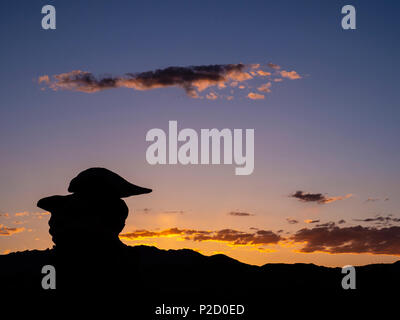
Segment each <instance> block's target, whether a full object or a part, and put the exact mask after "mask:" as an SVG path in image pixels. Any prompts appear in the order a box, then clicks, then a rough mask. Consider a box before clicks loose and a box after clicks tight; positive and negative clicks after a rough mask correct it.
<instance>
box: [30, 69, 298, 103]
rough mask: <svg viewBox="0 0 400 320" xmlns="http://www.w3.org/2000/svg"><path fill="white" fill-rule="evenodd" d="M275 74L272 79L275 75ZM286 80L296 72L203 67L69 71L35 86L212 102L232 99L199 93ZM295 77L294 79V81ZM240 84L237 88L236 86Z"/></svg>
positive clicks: (267, 86)
mask: <svg viewBox="0 0 400 320" xmlns="http://www.w3.org/2000/svg"><path fill="white" fill-rule="evenodd" d="M268 66H269V67H270V68H272V69H275V70H278V68H279V67H278V66H277V65H274V64H269V65H268ZM275 74H276V75H275ZM278 75H279V76H281V77H286V78H288V79H294V78H296V79H298V78H300V76H299V75H298V74H297V72H296V71H291V72H287V71H279V72H277V71H276V72H275V73H274V74H272V73H271V72H268V71H265V70H263V69H262V67H261V66H260V64H249V65H245V64H242V63H239V64H217V65H204V66H188V67H168V68H165V69H157V70H154V71H147V72H139V73H126V74H125V75H123V76H101V77H97V76H95V75H94V74H92V73H91V72H88V71H82V70H73V71H70V72H66V73H60V74H56V75H53V76H49V75H42V76H39V77H38V82H39V83H40V84H43V85H45V86H47V87H49V88H51V89H52V90H55V91H57V90H71V91H79V92H85V93H94V92H98V91H102V90H106V89H114V88H130V89H134V90H140V91H142V90H152V89H157V88H166V87H179V88H182V89H183V90H185V92H186V93H187V95H188V96H190V97H192V98H203V97H204V98H206V99H209V100H216V99H218V98H224V99H228V100H232V98H233V96H232V95H231V94H230V95H227V94H217V93H215V92H209V93H206V94H205V95H204V96H202V95H201V93H202V92H203V91H204V90H206V89H209V88H212V87H213V88H214V89H218V90H223V89H227V88H229V89H230V90H233V88H236V87H237V88H240V89H248V88H249V86H248V84H247V82H248V81H257V79H259V81H261V80H264V81H265V79H266V77H269V78H271V80H272V81H273V77H275V76H278ZM297 76H298V77H297ZM239 84H240V85H239ZM256 86H258V87H259V90H260V91H263V92H270V91H271V90H270V87H271V82H269V83H268V84H264V85H262V86H260V85H259V84H256ZM263 97H264V96H263V95H260V94H257V93H254V92H253V93H249V94H248V98H250V99H253V100H254V99H263Z"/></svg>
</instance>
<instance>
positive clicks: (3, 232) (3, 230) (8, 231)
mask: <svg viewBox="0 0 400 320" xmlns="http://www.w3.org/2000/svg"><path fill="white" fill-rule="evenodd" d="M24 230H25V228H8V227H6V226H4V225H2V224H0V236H11V235H13V234H16V233H20V232H22V231H24Z"/></svg>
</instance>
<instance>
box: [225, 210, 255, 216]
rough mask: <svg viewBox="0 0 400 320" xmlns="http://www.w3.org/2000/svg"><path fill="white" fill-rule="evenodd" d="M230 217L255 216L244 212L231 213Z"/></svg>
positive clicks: (229, 213)
mask: <svg viewBox="0 0 400 320" xmlns="http://www.w3.org/2000/svg"><path fill="white" fill-rule="evenodd" d="M228 215H230V216H235V217H249V216H254V214H252V213H248V212H242V211H231V212H228Z"/></svg>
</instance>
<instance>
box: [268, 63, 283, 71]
mask: <svg viewBox="0 0 400 320" xmlns="http://www.w3.org/2000/svg"><path fill="white" fill-rule="evenodd" d="M268 67H270V68H272V69H274V70H279V69H280V68H281V67H280V66H278V65H277V64H275V63H268Z"/></svg>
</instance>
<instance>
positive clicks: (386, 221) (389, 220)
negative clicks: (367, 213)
mask: <svg viewBox="0 0 400 320" xmlns="http://www.w3.org/2000/svg"><path fill="white" fill-rule="evenodd" d="M353 220H354V221H359V222H369V223H375V224H376V225H384V226H389V225H393V224H396V223H400V218H395V217H393V216H392V215H388V216H386V217H384V216H380V215H378V216H376V217H374V218H365V219H353Z"/></svg>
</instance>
